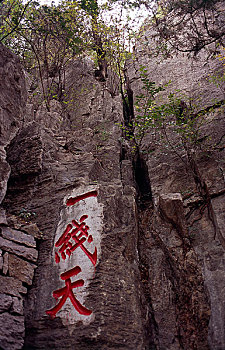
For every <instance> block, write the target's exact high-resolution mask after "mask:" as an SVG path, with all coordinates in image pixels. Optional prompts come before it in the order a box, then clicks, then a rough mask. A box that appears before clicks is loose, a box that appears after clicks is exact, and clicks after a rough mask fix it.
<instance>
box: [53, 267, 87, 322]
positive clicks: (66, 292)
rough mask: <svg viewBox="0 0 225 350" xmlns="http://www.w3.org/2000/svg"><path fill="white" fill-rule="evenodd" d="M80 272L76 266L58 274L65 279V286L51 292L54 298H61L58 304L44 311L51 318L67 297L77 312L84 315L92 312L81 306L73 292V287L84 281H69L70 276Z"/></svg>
mask: <svg viewBox="0 0 225 350" xmlns="http://www.w3.org/2000/svg"><path fill="white" fill-rule="evenodd" d="M80 272H81V268H80V267H79V266H76V267H74V268H72V269H70V270H68V271H66V272H64V273H62V274H61V275H60V277H61V279H62V280H63V281H65V287H63V288H60V289H57V290H55V291H54V292H53V294H52V295H53V297H54V298H55V299H56V300H58V298H61V299H60V301H59V302H58V304H56V305H55V306H54V307H53V308H52V309H50V310H47V311H46V314H47V315H49V316H50V317H51V318H55V316H56V314H57V312H58V311H59V310H60V309H61V308H62V306H63V305H64V304H65V302H66V300H67V299H68V298H69V299H70V300H71V302H72V304H73V306H74V308H75V309H76V310H77V312H79V314H81V315H85V316H89V315H91V314H92V311H91V310H88V309H87V308H86V307H85V306H83V305H82V304H81V303H80V302H79V301H78V300H77V299H76V297H75V295H74V293H73V289H74V288H77V287H82V286H83V285H84V281H83V280H81V279H80V280H78V281H75V282H71V277H73V276H76V275H78V274H79V273H80Z"/></svg>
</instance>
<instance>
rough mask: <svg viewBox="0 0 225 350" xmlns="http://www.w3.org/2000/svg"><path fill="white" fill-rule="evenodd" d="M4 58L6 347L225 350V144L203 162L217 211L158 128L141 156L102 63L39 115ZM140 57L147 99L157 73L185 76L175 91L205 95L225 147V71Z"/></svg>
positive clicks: (132, 66)
mask: <svg viewBox="0 0 225 350" xmlns="http://www.w3.org/2000/svg"><path fill="white" fill-rule="evenodd" d="M0 49H1V55H0V75H1V79H0V84H1V85H0V86H1V89H0V103H1V105H0V107H1V119H2V123H1V174H0V176H1V189H0V196H1V197H0V198H1V199H2V200H3V202H2V204H1V216H0V218H1V222H0V278H1V282H2V283H1V286H0V293H1V298H0V324H1V330H2V335H0V347H1V348H3V349H5V350H9V349H10V350H11V349H60V350H61V349H77V350H83V349H93V350H94V349H96V350H99V349H109V350H110V349H118V348H119V349H124V350H128V349H130V350H144V349H146V350H147V349H160V350H161V349H170V350H178V349H187V350H189V349H202V350H203V349H213V350H214V349H215V350H222V349H224V348H225V300H224V290H225V273H224V267H225V256H224V246H223V242H224V239H225V233H224V218H223V203H224V173H223V166H224V163H223V156H224V148H223V147H222V146H221V143H219V145H220V146H219V148H218V150H216V151H215V152H214V153H213V156H212V157H211V156H210V157H207V155H205V154H200V155H199V158H198V160H197V163H198V169H199V171H200V172H201V174H203V175H202V176H203V181H204V183H206V184H207V189H209V191H208V192H209V193H208V192H207V193H208V197H207V198H208V199H209V198H210V201H209V202H208V205H206V203H205V202H204V201H203V199H202V197H201V193H199V191H198V184H196V182H195V177H193V173H192V172H191V171H189V170H188V169H187V168H186V167H185V166H184V164H183V162H182V160H181V159H180V158H179V157H178V156H177V155H176V153H174V152H173V150H168V151H167V152H166V153H165V152H164V151H162V150H161V147H160V146H157V144H155V148H154V152H150V153H146V152H144V151H145V150H146V144H147V145H148V143H149V142H151V130H150V131H149V132H148V133H146V135H145V138H144V141H143V145H142V146H141V147H140V149H139V150H138V152H133V151H132V144H131V142H130V140H129V138H128V139H125V140H124V138H123V137H122V136H123V135H122V130H121V128H120V127H119V126H118V124H120V123H123V122H124V106H123V101H122V99H121V96H120V95H119V92H118V89H117V87H116V88H115V86H114V87H113V88H112V85H110V84H111V83H110V78H109V79H108V81H107V82H99V81H98V80H96V78H95V75H94V67H93V65H92V62H91V61H89V60H88V59H86V60H77V61H74V62H73V64H71V66H70V68H69V69H68V70H67V72H66V76H65V79H66V90H67V100H66V101H64V102H65V103H64V105H63V104H61V103H60V102H58V101H56V100H52V101H51V105H50V112H49V111H47V110H46V108H45V106H44V104H41V105H38V104H36V103H35V101H34V100H29V102H28V103H27V104H26V99H27V92H26V86H25V78H24V73H23V71H22V68H21V66H20V63H19V61H18V60H17V58H16V57H15V56H14V55H12V54H11V53H10V52H9V51H8V50H7V49H5V48H4V47H3V46H1V47H0ZM136 50H137V52H136V60H135V61H132V62H128V64H127V75H128V79H129V81H130V91H132V94H133V96H134V97H135V96H137V95H138V93H139V90H140V73H139V67H140V66H141V65H143V64H144V65H145V66H146V67H147V69H148V74H149V76H150V77H151V79H152V80H153V81H156V82H157V83H163V81H162V78H161V77H164V81H165V82H166V81H168V80H170V79H171V81H172V85H170V86H169V89H170V90H171V91H173V89H174V88H177V86H179V87H180V89H181V90H182V91H185V92H186V93H190V94H191V96H192V97H193V98H195V97H196V96H200V95H201V102H200V103H199V107H198V108H199V109H204V110H206V109H207V108H208V118H209V123H208V124H207V126H206V127H205V129H204V128H203V131H202V133H203V135H205V134H206V133H207V134H210V136H211V138H214V139H215V143H218V142H220V141H221V140H222V139H223V136H224V135H223V134H224V109H223V105H222V101H223V99H224V96H223V95H222V88H223V87H222V86H220V87H219V88H215V86H214V85H210V84H208V82H207V80H206V79H205V78H206V75H207V74H209V73H208V72H209V71H213V72H221V69H222V68H221V67H222V65H221V64H220V63H218V62H217V61H215V60H211V61H209V63H208V65H209V66H207V65H205V57H199V58H198V60H195V59H192V60H190V59H188V58H187V57H186V56H178V57H172V58H167V59H164V60H162V61H161V62H158V61H157V62H156V59H155V58H153V57H149V55H148V51H147V49H146V50H143V46H142V47H141V46H140V47H137V48H136ZM162 72H163V74H162ZM199 83H201V84H199ZM27 85H29V79H27ZM27 89H29V86H27ZM200 90H201V91H200ZM215 98H216V99H217V102H218V101H219V102H221V103H220V105H219V106H218V108H217V107H215V106H214V107H215V108H213V110H211V109H210V107H211V106H212V99H215ZM25 104H26V108H25ZM209 206H210V207H209ZM209 209H210V210H209ZM212 213H213V215H214V216H213V218H212V216H211V214H212ZM215 224H216V225H217V226H216V228H215Z"/></svg>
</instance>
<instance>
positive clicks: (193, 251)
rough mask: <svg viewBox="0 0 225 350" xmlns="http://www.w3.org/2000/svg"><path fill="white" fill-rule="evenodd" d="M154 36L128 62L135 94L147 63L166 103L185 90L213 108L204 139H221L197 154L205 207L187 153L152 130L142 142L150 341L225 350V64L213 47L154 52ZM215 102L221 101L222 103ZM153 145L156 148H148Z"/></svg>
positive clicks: (146, 37) (142, 214)
mask: <svg viewBox="0 0 225 350" xmlns="http://www.w3.org/2000/svg"><path fill="white" fill-rule="evenodd" d="M151 38H152V32H151V31H147V32H145V34H144V38H143V42H141V41H140V42H139V43H137V46H136V52H135V56H136V60H135V61H132V62H130V63H129V64H128V76H129V79H130V82H131V89H132V90H133V93H134V96H137V95H138V94H140V90H141V86H142V83H141V77H140V71H139V69H140V67H141V66H144V67H145V69H147V72H148V77H149V79H150V81H154V82H156V84H162V85H163V84H166V83H168V82H169V81H171V83H170V84H169V86H168V87H167V88H166V91H164V92H163V93H162V96H161V101H163V100H164V101H165V99H166V96H168V95H169V93H177V91H178V90H180V92H179V94H180V93H182V94H183V95H184V97H183V98H184V100H186V101H188V100H191V101H192V104H193V105H195V110H196V111H200V110H203V111H205V112H204V113H207V110H208V114H207V121H206V123H204V124H203V126H202V129H201V137H202V140H204V139H208V140H213V144H214V145H218V147H217V148H216V149H214V150H212V152H211V153H210V152H203V151H202V152H198V154H197V159H196V164H197V167H198V171H199V173H200V174H201V176H202V181H203V182H204V183H205V184H206V186H207V188H208V189H209V196H208V204H207V205H205V204H204V201H203V202H202V197H201V196H200V193H199V189H198V187H197V186H196V183H195V178H194V176H193V172H192V170H191V168H190V167H189V168H187V167H186V166H185V152H183V153H182V152H180V150H178V152H176V149H175V152H174V149H172V148H171V147H170V146H169V145H167V149H165V147H164V146H163V145H162V144H160V142H158V143H157V141H158V140H157V138H156V139H155V142H153V137H152V134H153V133H152V131H151V130H150V132H149V133H146V135H145V137H144V139H143V142H142V145H141V147H140V153H141V152H142V151H144V154H143V156H142V157H143V162H145V163H146V166H147V169H148V176H149V179H150V183H151V192H152V202H153V208H152V209H151V210H150V208H149V207H150V203H149V204H148V205H147V207H144V209H143V208H141V207H140V208H139V220H140V235H141V237H140V244H141V248H140V251H141V253H140V260H141V261H142V262H143V265H144V269H143V270H144V271H145V274H146V276H147V277H146V280H147V281H146V288H145V294H146V295H147V296H148V299H149V303H150V305H151V309H152V313H151V315H150V319H154V323H153V324H154V329H153V335H154V339H153V341H152V343H153V344H155V345H156V346H158V348H159V349H181V348H182V349H208V348H210V349H213V350H214V349H218V350H221V349H224V348H225V343H224V341H225V333H224V332H225V327H224V325H225V318H224V311H225V304H224V286H225V273H224V268H225V266H224V256H225V255H224V254H225V253H224V248H225V247H224V238H225V231H224V218H223V219H222V216H221V215H222V214H221V213H222V211H224V204H222V203H224V180H225V179H224V142H223V140H224V104H223V102H222V101H224V79H221V77H222V76H223V75H224V67H223V65H222V63H221V61H219V59H218V58H214V59H212V58H211V59H210V58H208V57H207V52H202V53H201V54H200V55H198V56H197V57H194V58H191V57H188V55H186V54H176V55H174V56H167V57H165V56H164V55H163V54H162V55H161V56H160V55H159V56H157V57H155V56H154V41H153V40H152V39H151ZM144 42H145V44H144ZM212 76H213V77H217V79H216V81H217V83H218V84H213V83H212V82H210V77H211V78H212ZM217 102H222V107H221V106H219V105H216V103H217ZM210 108H212V109H211V112H210ZM169 137H171V135H170V136H169ZM199 138H200V136H199ZM171 143H172V144H173V139H171ZM149 146H151V147H149ZM149 149H150V151H151V152H149V153H148V154H146V150H149ZM202 149H203V150H204V141H203V144H202ZM178 153H180V156H178ZM209 203H210V204H209ZM210 205H211V208H209V206H210ZM222 207H223V209H222ZM212 213H213V214H212ZM218 227H219V229H218V230H217V228H218ZM218 231H219V232H220V233H221V235H220V234H219V233H218V234H217V232H218Z"/></svg>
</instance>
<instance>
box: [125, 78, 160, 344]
mask: <svg viewBox="0 0 225 350" xmlns="http://www.w3.org/2000/svg"><path fill="white" fill-rule="evenodd" d="M125 82H126V95H125V94H124V93H123V91H121V95H122V100H123V117H124V125H125V127H126V129H127V133H126V134H125V135H124V136H125V139H126V141H127V145H122V146H121V152H120V163H122V161H124V160H131V165H132V170H133V178H134V184H135V187H136V191H137V197H136V205H137V225H138V234H137V252H138V267H139V273H140V275H139V276H140V288H141V295H140V304H141V312H142V315H143V316H142V320H143V333H144V339H143V344H144V349H146V350H157V349H158V337H159V331H158V325H157V322H156V320H155V316H154V310H153V306H152V301H151V290H150V283H149V271H150V266H149V260H148V258H147V256H146V249H145V248H146V246H147V242H146V237H145V235H146V231H147V230H148V229H147V227H149V224H150V220H151V215H152V212H153V202H152V191H151V183H150V178H149V173H148V166H147V164H146V160H145V158H144V156H143V155H142V154H141V153H140V150H139V148H138V147H137V146H136V147H135V148H136V151H135V154H134V153H133V152H131V151H130V149H132V139H133V137H132V136H133V135H134V127H133V119H134V103H133V91H132V89H131V86H130V82H129V78H128V77H127V76H126V81H125ZM129 144H130V146H131V147H129Z"/></svg>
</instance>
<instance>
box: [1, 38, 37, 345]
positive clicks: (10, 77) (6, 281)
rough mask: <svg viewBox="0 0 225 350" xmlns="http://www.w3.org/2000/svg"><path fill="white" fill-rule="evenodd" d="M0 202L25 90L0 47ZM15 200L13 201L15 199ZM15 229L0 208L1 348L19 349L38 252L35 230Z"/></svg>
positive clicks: (16, 68)
mask: <svg viewBox="0 0 225 350" xmlns="http://www.w3.org/2000/svg"><path fill="white" fill-rule="evenodd" d="M0 51H1V54H0V123H1V128H0V134H1V139H0V147H1V157H0V179H1V180H0V203H1V202H2V199H3V198H4V196H5V193H6V189H7V183H8V179H9V176H10V172H11V168H10V166H9V164H8V162H7V160H6V146H7V145H8V144H9V143H10V141H11V140H12V138H13V137H14V136H15V135H16V133H17V132H18V130H19V128H20V127H21V125H22V121H23V110H24V107H25V102H26V87H25V79H24V74H23V71H22V67H21V65H20V63H19V60H18V59H17V57H15V56H14V55H13V54H12V53H11V52H10V51H9V50H7V49H6V48H4V47H3V46H2V44H0ZM15 200H16V198H15ZM21 226H23V227H22V228H21V227H20V225H19V226H16V227H14V224H13V222H12V221H11V222H9V221H8V220H7V218H6V215H5V211H4V210H3V208H2V206H1V207H0V328H1V335H0V348H1V349H21V348H22V346H23V344H24V337H25V323H24V297H25V296H26V294H27V290H28V287H29V286H31V285H32V281H33V275H34V270H35V268H36V262H37V257H38V252H37V249H36V241H35V239H34V237H33V236H32V235H31V234H30V233H33V232H35V231H37V232H38V228H37V227H36V226H35V225H33V227H32V225H31V226H30V227H29V226H27V225H26V227H25V225H22V224H21Z"/></svg>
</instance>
